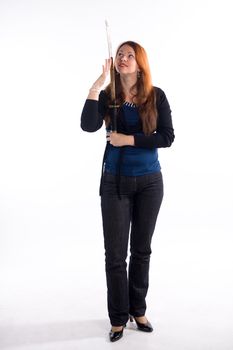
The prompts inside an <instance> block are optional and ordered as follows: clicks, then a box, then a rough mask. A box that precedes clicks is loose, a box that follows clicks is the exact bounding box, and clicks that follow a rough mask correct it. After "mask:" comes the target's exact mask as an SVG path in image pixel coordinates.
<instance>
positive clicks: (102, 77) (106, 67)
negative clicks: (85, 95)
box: [90, 58, 112, 91]
mask: <svg viewBox="0 0 233 350" xmlns="http://www.w3.org/2000/svg"><path fill="white" fill-rule="evenodd" d="M111 64H112V59H111V58H107V59H106V60H105V64H104V65H103V66H102V69H103V71H102V74H101V75H100V76H99V78H98V79H97V80H96V81H95V82H94V84H93V85H92V87H91V88H90V91H91V90H92V89H93V91H94V90H96V91H98V90H99V91H100V90H101V89H102V87H103V85H104V84H105V81H106V79H107V77H108V75H109V72H110V68H111Z"/></svg>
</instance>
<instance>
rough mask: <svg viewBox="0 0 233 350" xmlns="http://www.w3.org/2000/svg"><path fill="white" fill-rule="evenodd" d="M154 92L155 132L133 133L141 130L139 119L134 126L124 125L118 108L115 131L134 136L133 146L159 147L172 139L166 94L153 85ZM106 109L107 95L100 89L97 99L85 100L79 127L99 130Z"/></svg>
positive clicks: (169, 111)
mask: <svg viewBox="0 0 233 350" xmlns="http://www.w3.org/2000/svg"><path fill="white" fill-rule="evenodd" d="M154 90H155V93H156V107H157V110H158V120H157V128H156V132H154V133H152V134H151V135H149V136H146V135H134V134H135V133H138V132H142V123H141V121H140V122H139V124H138V125H137V126H136V128H135V127H134V128H131V129H129V127H128V126H127V125H126V123H125V121H124V115H123V113H122V109H121V108H119V111H118V117H117V131H118V132H121V133H123V134H127V135H133V136H134V144H135V147H143V148H150V149H153V148H161V147H170V146H171V144H172V142H173V141H174V138H175V135H174V129H173V125H172V117H171V109H170V106H169V103H168V100H167V98H166V95H165V93H164V91H163V90H162V89H160V88H159V87H154ZM107 110H108V105H107V95H106V93H105V91H101V92H100V95H99V101H96V100H90V99H87V100H86V101H85V104H84V107H83V110H82V115H81V128H82V129H83V130H84V131H88V132H94V131H97V130H99V129H100V128H101V127H102V125H103V118H104V116H105V115H106V112H107Z"/></svg>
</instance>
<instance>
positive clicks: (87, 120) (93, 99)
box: [81, 59, 111, 132]
mask: <svg viewBox="0 0 233 350" xmlns="http://www.w3.org/2000/svg"><path fill="white" fill-rule="evenodd" d="M110 66H111V59H106V60H105V64H104V65H103V71H102V74H101V75H100V76H99V78H98V79H97V80H96V81H95V82H94V84H93V85H92V87H91V88H90V90H89V94H88V96H87V99H86V101H85V104H84V107H83V110H82V114H81V128H82V130H84V131H88V132H94V131H97V130H98V129H100V128H101V126H102V124H103V116H104V114H105V105H106V103H105V101H106V95H105V92H104V91H101V89H102V87H103V85H104V83H105V81H106V79H107V77H108V74H109V71H110Z"/></svg>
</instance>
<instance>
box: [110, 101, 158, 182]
mask: <svg viewBox="0 0 233 350" xmlns="http://www.w3.org/2000/svg"><path fill="white" fill-rule="evenodd" d="M122 108H123V112H124V116H125V121H126V123H127V124H128V125H129V126H133V125H136V124H137V123H138V121H139V118H140V117H139V113H138V109H137V107H136V105H134V104H133V103H129V102H125V103H124V104H123V106H122ZM136 135H143V133H137V134H136ZM120 152H123V153H122V155H121V161H120V174H121V175H125V176H140V175H145V174H151V173H155V172H158V171H160V169H161V167H160V163H159V160H158V150H157V148H153V149H147V148H140V147H135V146H124V147H114V146H112V145H110V144H109V148H108V153H107V156H106V160H105V165H104V169H105V172H107V173H111V174H115V175H116V174H117V173H118V169H119V168H118V166H119V162H118V161H119V157H120Z"/></svg>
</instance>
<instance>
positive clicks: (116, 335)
mask: <svg viewBox="0 0 233 350" xmlns="http://www.w3.org/2000/svg"><path fill="white" fill-rule="evenodd" d="M125 327H126V324H125V325H124V326H123V327H122V330H120V331H118V332H113V331H112V330H111V331H110V332H109V339H110V341H111V342H114V341H117V340H119V339H121V338H122V337H123V332H124V328H125Z"/></svg>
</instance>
